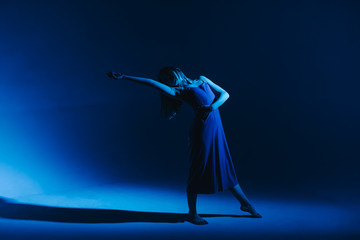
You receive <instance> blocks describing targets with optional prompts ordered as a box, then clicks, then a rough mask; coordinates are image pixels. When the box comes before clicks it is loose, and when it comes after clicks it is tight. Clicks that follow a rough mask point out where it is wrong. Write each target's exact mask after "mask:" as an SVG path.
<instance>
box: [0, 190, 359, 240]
mask: <svg viewBox="0 0 360 240" xmlns="http://www.w3.org/2000/svg"><path fill="white" fill-rule="evenodd" d="M251 200H252V202H253V204H254V205H255V206H256V208H257V210H258V211H259V212H260V213H261V214H262V215H263V218H262V219H256V218H251V217H249V216H248V215H247V214H246V213H243V212H241V211H240V210H239V204H238V203H237V202H236V200H235V198H233V197H232V195H231V194H230V193H228V192H224V193H218V194H212V195H199V198H198V212H199V213H200V214H201V215H202V216H203V217H204V218H205V219H206V220H207V221H208V222H209V224H208V225H205V226H197V225H193V224H191V223H190V222H188V221H186V212H187V205H186V194H185V192H184V191H183V189H180V188H171V187H165V186H149V185H146V184H143V185H140V184H139V185H134V184H133V185H130V184H107V185H102V186H96V187H88V188H82V189H76V190H72V191H68V192H62V193H56V194H46V195H45V194H41V195H28V196H22V197H17V198H16V199H15V198H13V199H9V198H1V203H0V239H2V240H7V239H221V240H225V239H360V228H359V226H360V224H359V220H360V219H359V216H357V215H356V213H357V212H358V209H359V205H356V204H348V205H344V204H341V205H340V204H334V203H324V202H321V201H305V200H301V201H300V200H291V199H289V198H282V199H275V198H271V197H264V196H252V197H251Z"/></svg>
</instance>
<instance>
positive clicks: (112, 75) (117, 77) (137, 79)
mask: <svg viewBox="0 0 360 240" xmlns="http://www.w3.org/2000/svg"><path fill="white" fill-rule="evenodd" d="M107 75H108V76H109V77H110V78H112V79H115V80H122V79H125V80H130V81H133V82H137V83H141V84H144V85H147V86H150V87H153V88H155V89H157V90H159V91H161V92H162V93H164V94H167V95H169V96H172V97H175V90H174V88H172V87H169V86H167V85H166V84H163V83H161V82H158V81H155V80H153V79H150V78H142V77H134V76H129V75H125V74H120V73H117V72H109V73H108V74H107Z"/></svg>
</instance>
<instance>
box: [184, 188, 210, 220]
mask: <svg viewBox="0 0 360 240" xmlns="http://www.w3.org/2000/svg"><path fill="white" fill-rule="evenodd" d="M196 200H197V194H196V193H189V192H188V193H187V201H188V205H189V221H190V222H191V223H194V224H197V225H205V224H208V222H207V221H205V220H204V219H203V218H201V217H200V216H199V215H198V214H197V210H196Z"/></svg>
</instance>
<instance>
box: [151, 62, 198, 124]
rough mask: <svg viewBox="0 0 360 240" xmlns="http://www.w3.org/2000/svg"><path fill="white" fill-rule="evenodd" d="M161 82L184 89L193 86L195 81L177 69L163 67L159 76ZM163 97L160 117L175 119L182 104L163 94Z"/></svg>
mask: <svg viewBox="0 0 360 240" xmlns="http://www.w3.org/2000/svg"><path fill="white" fill-rule="evenodd" d="M158 79H159V82H161V83H163V84H166V85H168V86H170V87H176V88H180V89H184V87H185V86H186V85H188V84H191V83H192V82H193V80H191V79H190V78H188V77H186V76H185V74H184V73H183V72H182V71H181V70H180V68H177V67H172V66H169V67H163V68H161V69H160V72H159V74H158ZM160 95H161V111H160V116H161V117H162V118H167V119H173V118H174V117H175V115H176V114H177V112H178V111H179V109H180V107H181V105H182V102H181V101H180V100H177V99H175V98H172V97H169V96H167V95H165V94H163V93H160Z"/></svg>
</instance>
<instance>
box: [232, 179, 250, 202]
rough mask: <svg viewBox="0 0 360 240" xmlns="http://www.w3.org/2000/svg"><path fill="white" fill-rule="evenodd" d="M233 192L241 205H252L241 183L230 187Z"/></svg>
mask: <svg viewBox="0 0 360 240" xmlns="http://www.w3.org/2000/svg"><path fill="white" fill-rule="evenodd" d="M230 191H231V193H232V194H233V195H234V196H235V198H236V199H237V200H238V201H239V202H240V204H241V205H244V206H246V205H250V202H249V199H247V197H246V196H245V193H244V192H243V191H242V189H241V188H240V186H239V184H237V185H236V186H235V187H232V188H230Z"/></svg>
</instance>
